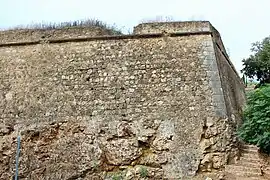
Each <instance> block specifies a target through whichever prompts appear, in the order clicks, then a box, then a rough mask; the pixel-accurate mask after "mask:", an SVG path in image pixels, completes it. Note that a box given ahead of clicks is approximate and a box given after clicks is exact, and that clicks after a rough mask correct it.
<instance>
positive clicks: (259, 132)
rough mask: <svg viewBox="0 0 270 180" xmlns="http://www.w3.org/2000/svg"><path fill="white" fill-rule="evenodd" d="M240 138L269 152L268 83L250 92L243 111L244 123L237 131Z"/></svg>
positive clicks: (269, 107) (269, 115)
mask: <svg viewBox="0 0 270 180" xmlns="http://www.w3.org/2000/svg"><path fill="white" fill-rule="evenodd" d="M238 134H239V136H240V138H241V139H243V140H244V141H245V142H247V143H249V144H254V145H257V146H258V147H260V149H261V150H262V151H263V152H265V153H268V154H270V85H269V84H268V85H264V86H262V87H261V88H259V89H257V90H255V91H252V92H250V93H249V94H248V95H247V106H246V109H245V111H244V123H243V125H242V126H241V128H240V129H239V131H238Z"/></svg>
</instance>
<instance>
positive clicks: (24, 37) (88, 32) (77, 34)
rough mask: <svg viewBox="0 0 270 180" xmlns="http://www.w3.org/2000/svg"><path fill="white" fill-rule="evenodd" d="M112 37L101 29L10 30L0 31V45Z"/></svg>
mask: <svg viewBox="0 0 270 180" xmlns="http://www.w3.org/2000/svg"><path fill="white" fill-rule="evenodd" d="M108 35H113V33H112V31H111V30H109V29H103V28H101V27H95V26H91V27H68V28H59V29H58V28H57V29H10V30H0V43H12V42H25V41H38V40H41V39H68V38H84V37H96V36H108Z"/></svg>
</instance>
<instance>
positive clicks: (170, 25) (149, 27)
mask: <svg viewBox="0 0 270 180" xmlns="http://www.w3.org/2000/svg"><path fill="white" fill-rule="evenodd" d="M200 31H211V23H210V22H209V21H175V22H154V23H141V24H139V25H137V26H135V27H134V30H133V33H134V34H155V33H164V32H166V33H184V32H200Z"/></svg>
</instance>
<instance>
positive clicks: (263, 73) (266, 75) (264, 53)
mask: <svg viewBox="0 0 270 180" xmlns="http://www.w3.org/2000/svg"><path fill="white" fill-rule="evenodd" d="M251 51H252V52H253V53H254V54H253V55H250V56H249V58H247V59H243V61H242V62H243V66H244V68H243V69H242V70H241V72H243V73H244V74H245V75H246V76H247V77H249V78H257V80H258V81H259V82H260V84H264V83H270V36H269V37H266V38H264V39H263V41H261V42H256V43H253V44H252V48H251Z"/></svg>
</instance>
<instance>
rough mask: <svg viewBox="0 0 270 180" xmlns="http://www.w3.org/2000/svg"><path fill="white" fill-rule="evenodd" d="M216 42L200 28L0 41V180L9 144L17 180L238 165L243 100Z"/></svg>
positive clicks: (7, 167)
mask: <svg viewBox="0 0 270 180" xmlns="http://www.w3.org/2000/svg"><path fill="white" fill-rule="evenodd" d="M65 32H66V30H65ZM76 32H80V31H79V30H78V31H76ZM187 32H188V34H187ZM7 33H10V32H7ZM58 33H59V32H58ZM2 34H5V32H1V36H2ZM12 34H13V33H12ZM37 34H38V33H37ZM47 34H48V32H47ZM59 34H61V33H59ZM93 34H95V33H93ZM101 35H106V33H105V34H101ZM216 35H217V31H214V30H213V28H212V26H211V24H210V23H209V22H181V23H177V22H176V23H159V24H156V23H152V24H141V25H139V26H137V27H136V28H135V31H134V35H131V36H117V37H112V36H110V37H108V36H105V37H92V38H91V37H89V38H85V39H84V38H80V39H76V36H77V34H76V33H75V34H74V33H73V34H72V33H71V36H70V38H72V39H60V38H54V37H53V38H50V36H46V37H48V38H47V39H46V41H42V38H41V36H43V35H42V33H40V34H38V35H36V39H31V38H32V37H31V38H29V37H28V35H27V36H25V37H22V36H20V39H19V40H18V41H17V40H16V38H15V39H14V36H12V38H11V39H9V38H8V36H5V40H4V41H2V44H0V179H10V178H11V177H12V176H13V175H14V168H15V153H16V136H17V133H18V132H19V133H20V134H21V138H22V149H21V152H22V153H21V156H20V166H19V169H20V177H21V179H39V178H41V179H42V178H43V179H79V178H84V179H110V178H112V177H115V176H121V177H123V178H125V179H136V178H142V177H144V176H147V177H149V178H180V177H193V178H196V175H199V174H203V173H204V172H210V171H215V170H216V171H222V168H223V166H224V165H225V164H226V163H227V162H228V161H230V160H232V159H233V158H234V157H235V156H236V154H237V146H236V145H237V141H236V139H235V137H234V134H233V132H234V130H235V129H234V128H235V126H236V124H237V123H238V124H239V123H241V117H240V116H239V113H240V110H241V106H242V105H243V103H244V98H243V97H244V95H243V92H242V91H241V90H240V89H241V88H242V86H243V85H242V84H241V81H240V80H239V77H238V76H237V74H235V71H234V70H233V67H232V65H231V64H229V63H228V59H226V58H225V57H224V56H223V54H222V53H220V52H219V51H224V49H222V48H220V47H221V46H219V47H218V46H217V43H216V42H217V40H216V39H217V38H216ZM61 37H62V36H61ZM64 37H66V35H65V36H64ZM83 37H84V36H83ZM43 39H44V38H43ZM55 39H57V40H55ZM40 40H41V41H40ZM31 41H32V42H31ZM58 42H59V43H58ZM220 42H221V40H219V41H218V43H220ZM145 172H146V173H145Z"/></svg>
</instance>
